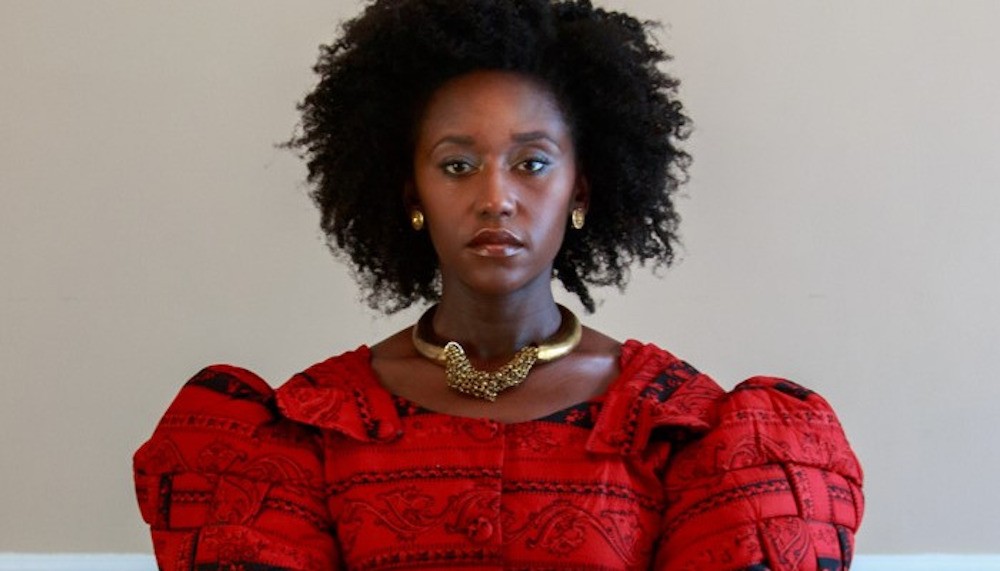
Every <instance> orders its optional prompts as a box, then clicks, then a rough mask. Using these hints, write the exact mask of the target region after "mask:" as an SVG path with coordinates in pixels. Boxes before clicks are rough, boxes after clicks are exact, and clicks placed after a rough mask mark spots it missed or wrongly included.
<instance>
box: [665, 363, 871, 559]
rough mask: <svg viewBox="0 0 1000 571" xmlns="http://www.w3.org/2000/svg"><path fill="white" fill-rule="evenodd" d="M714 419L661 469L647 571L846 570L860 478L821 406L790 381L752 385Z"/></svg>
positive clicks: (858, 511) (859, 506)
mask: <svg viewBox="0 0 1000 571" xmlns="http://www.w3.org/2000/svg"><path fill="white" fill-rule="evenodd" d="M718 412H719V415H718V417H717V418H718V423H717V424H716V425H715V426H714V427H713V428H712V429H711V430H710V431H709V432H707V433H706V434H705V435H704V436H703V437H701V438H700V439H698V440H695V441H693V442H691V443H689V444H687V445H686V446H685V447H684V448H682V449H681V450H679V451H677V452H676V453H675V456H674V458H673V459H672V460H671V463H670V465H669V467H668V469H667V472H666V476H665V485H666V494H667V502H668V505H667V511H666V515H665V521H664V524H663V535H662V537H661V538H660V543H659V548H658V552H657V556H656V565H655V567H654V568H655V569H658V570H663V571H723V570H725V571H736V570H746V571H765V570H766V571H821V570H822V571H841V570H846V569H848V568H849V567H850V564H851V556H852V553H853V551H854V545H853V544H854V534H855V532H856V531H857V529H858V525H859V524H860V522H861V515H862V512H863V502H864V500H863V498H862V494H861V481H862V472H861V467H860V466H859V464H858V461H857V459H856V458H855V456H854V453H853V452H852V451H851V448H850V446H849V444H848V442H847V439H846V437H845V436H844V432H843V430H842V429H841V427H840V423H839V422H838V420H837V417H836V415H835V414H834V413H833V410H832V409H831V408H830V406H829V405H828V404H827V403H826V401H825V400H823V398H822V397H820V396H819V395H817V394H815V393H813V392H811V391H809V390H807V389H804V388H802V387H801V386H799V385H796V384H794V383H792V382H790V381H786V380H783V379H776V378H770V377H754V378H752V379H750V380H748V381H745V382H743V383H742V384H740V385H739V386H738V387H736V389H734V390H733V391H732V392H731V393H729V394H728V395H727V396H726V397H725V398H723V399H722V400H721V401H720V402H719V410H718Z"/></svg>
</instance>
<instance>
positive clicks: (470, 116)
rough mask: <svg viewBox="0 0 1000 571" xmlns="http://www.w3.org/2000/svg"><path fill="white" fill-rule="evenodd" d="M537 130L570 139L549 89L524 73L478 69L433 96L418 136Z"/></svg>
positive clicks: (455, 80) (451, 81)
mask: <svg viewBox="0 0 1000 571" xmlns="http://www.w3.org/2000/svg"><path fill="white" fill-rule="evenodd" d="M537 130H544V131H547V132H549V133H550V134H551V135H555V136H560V137H562V136H568V135H569V129H568V127H567V124H566V119H565V117H564V115H563V112H562V110H561V109H560V107H559V104H558V102H557V101H556V97H555V95H553V93H552V92H551V90H549V89H548V88H547V87H546V86H545V85H544V84H542V83H541V82H539V81H538V80H535V79H534V78H531V77H529V76H526V75H523V74H518V73H513V72H503V71H477V72H473V73H469V74H466V75H462V76H459V77H457V78H455V79H452V80H450V81H448V82H446V83H445V84H443V85H442V86H441V87H439V88H438V89H437V90H436V91H435V92H434V93H433V94H432V95H431V98H430V100H429V101H428V103H427V107H426V108H425V109H424V113H423V117H422V118H421V121H420V123H419V125H418V138H421V139H423V138H426V137H428V136H433V135H438V134H441V133H442V132H455V133H461V134H470V135H475V134H477V133H479V134H487V133H489V132H494V133H497V134H499V133H501V132H504V131H506V132H507V134H513V133H515V132H519V131H520V132H524V131H537Z"/></svg>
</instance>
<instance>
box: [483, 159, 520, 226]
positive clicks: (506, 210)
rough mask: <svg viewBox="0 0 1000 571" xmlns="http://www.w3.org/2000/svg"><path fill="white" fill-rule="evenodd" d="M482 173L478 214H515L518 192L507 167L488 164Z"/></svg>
mask: <svg viewBox="0 0 1000 571" xmlns="http://www.w3.org/2000/svg"><path fill="white" fill-rule="evenodd" d="M481 174H482V178H481V184H480V188H479V194H478V196H477V202H476V212H477V214H478V215H479V216H481V217H484V218H503V217H507V216H510V215H511V214H513V213H514V209H515V206H516V204H517V200H516V193H515V189H514V185H513V181H512V180H510V177H509V176H508V174H509V173H507V172H506V169H504V168H502V167H498V166H488V167H486V168H484V169H483V171H482V173H481Z"/></svg>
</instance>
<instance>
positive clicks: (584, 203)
mask: <svg viewBox="0 0 1000 571" xmlns="http://www.w3.org/2000/svg"><path fill="white" fill-rule="evenodd" d="M574 208H583V210H584V212H586V211H588V210H589V209H590V183H589V182H588V181H587V177H585V176H584V175H583V173H582V172H578V173H577V175H576V183H575V184H574V186H573V200H572V201H571V202H570V205H569V209H570V212H572V211H573V209H574Z"/></svg>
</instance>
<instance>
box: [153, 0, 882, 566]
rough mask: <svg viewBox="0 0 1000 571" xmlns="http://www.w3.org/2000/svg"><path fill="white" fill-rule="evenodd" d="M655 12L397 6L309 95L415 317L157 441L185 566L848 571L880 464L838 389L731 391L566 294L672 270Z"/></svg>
mask: <svg viewBox="0 0 1000 571" xmlns="http://www.w3.org/2000/svg"><path fill="white" fill-rule="evenodd" d="M664 59H665V55H664V54H663V53H662V52H660V51H659V50H658V49H657V48H655V47H654V46H653V45H652V44H651V42H650V39H649V38H648V37H647V34H646V28H645V27H644V26H643V25H642V24H641V23H639V22H637V21H636V20H635V19H633V18H631V17H629V16H626V15H623V14H617V13H608V12H604V11H601V10H598V9H595V8H593V7H591V6H590V4H589V3H587V2H585V1H580V2H566V3H552V2H550V1H548V0H517V1H509V2H496V1H487V0H461V1H456V0H381V1H376V2H375V3H373V4H371V5H370V6H369V7H368V8H367V9H366V10H365V12H364V14H363V15H361V16H360V17H359V18H357V19H355V20H353V21H351V22H348V23H347V24H346V25H345V26H344V33H343V36H342V37H341V38H340V39H339V40H338V41H337V42H336V43H334V44H333V45H332V46H330V47H328V48H326V49H325V50H324V52H323V54H322V55H321V58H320V61H319V63H318V64H317V66H316V71H317V73H318V74H319V76H320V81H319V84H318V85H317V87H316V89H315V90H314V91H313V92H312V93H311V94H310V95H309V96H308V97H307V98H306V100H305V102H304V103H303V104H302V106H301V109H302V112H303V118H304V120H303V130H302V134H301V135H300V136H299V137H298V138H297V139H296V140H294V141H293V142H292V144H293V146H296V147H298V148H300V149H302V150H303V151H304V154H305V156H306V157H307V158H308V162H309V169H310V171H309V172H310V175H309V176H310V182H311V183H313V185H314V191H313V197H314V199H315V201H316V203H317V205H318V206H319V208H320V211H321V214H322V227H323V229H324V230H325V232H326V233H327V235H328V237H329V238H330V241H331V245H332V246H333V248H334V249H335V251H338V252H342V253H344V254H346V255H347V256H349V257H350V259H351V261H352V262H353V264H354V267H355V269H356V271H357V275H358V276H359V278H360V281H361V283H362V285H363V286H364V287H365V288H366V291H367V292H368V300H369V302H370V304H371V305H372V306H373V307H376V308H380V309H383V310H385V311H394V310H397V309H399V308H402V307H406V306H408V305H410V304H412V303H414V302H417V301H432V302H436V304H435V305H433V306H431V307H430V308H429V309H428V310H427V312H426V313H425V314H424V315H423V317H422V318H421V319H420V320H419V322H418V323H417V324H415V325H414V326H413V327H412V328H407V329H406V330H403V331H400V332H399V333H397V334H395V335H393V336H391V337H389V338H388V339H385V340H383V341H381V342H379V343H377V344H375V345H374V346H371V347H368V346H362V347H360V348H358V349H356V350H354V351H350V352H347V353H344V354H342V355H339V356H336V357H333V358H331V359H329V360H327V361H324V362H322V363H319V364H317V365H314V366H312V367H310V368H308V369H306V370H305V371H303V372H302V373H299V374H297V375H295V376H294V377H292V379H291V380H289V381H288V382H287V383H285V384H284V385H282V386H281V387H280V388H279V389H277V390H276V391H274V390H272V389H271V388H269V387H268V385H267V384H266V383H265V382H264V381H263V380H261V379H260V378H258V377H257V376H255V375H254V374H253V373H250V372H248V371H245V370H242V369H238V368H235V367H231V366H225V365H217V366H213V367H209V368H207V369H205V370H203V371H202V372H200V373H199V374H198V375H196V376H195V377H194V378H193V379H192V380H191V381H189V382H188V384H187V385H186V386H185V388H184V389H183V390H182V392H181V393H180V395H179V396H178V397H177V399H176V400H175V401H174V403H173V404H172V405H171V407H170V409H169V410H168V412H167V414H166V416H165V417H164V419H163V420H162V422H161V424H160V426H159V427H158V428H157V430H156V432H155V433H154V435H153V437H152V438H151V439H150V441H149V442H147V443H146V444H145V445H144V446H143V447H142V448H141V449H140V450H139V451H138V452H137V454H136V458H135V465H136V483H137V491H138V496H139V502H140V506H141V508H142V513H143V516H144V518H145V519H146V521H147V522H148V523H149V524H150V525H151V526H152V531H153V539H154V545H155V549H156V553H157V558H158V561H159V564H160V567H161V568H162V569H195V568H197V569H216V568H225V569H294V570H321V569H337V568H345V569H439V568H449V569H494V568H495V569H500V568H503V569H520V568H523V569H668V570H674V569H678V570H681V569H685V570H687V569H690V570H695V569H697V570H712V569H720V570H722V569H761V570H763V569H774V570H777V569H782V570H784V569H844V568H847V566H848V565H849V562H850V556H851V552H852V542H853V533H854V531H855V530H856V529H857V526H858V523H859V520H860V515H861V510H862V497H861V493H860V482H861V472H860V468H859V467H858V464H857V461H856V460H855V458H854V456H853V454H852V453H851V451H850V448H849V447H848V445H847V442H846V440H845V438H844V436H843V433H842V431H841V429H840V427H839V425H838V423H837V420H836V417H835V416H834V415H833V413H832V411H831V410H830V409H829V407H828V406H827V404H826V403H825V402H824V401H823V400H822V399H821V398H820V397H818V396H817V395H815V394H813V393H811V392H809V391H807V390H806V389H803V388H801V387H799V386H798V385H795V384H793V383H791V382H788V381H784V380H780V379H772V378H763V377H758V378H754V379H751V380H749V381H746V382H744V383H743V384H741V385H740V386H739V387H737V389H736V390H735V391H733V392H732V393H730V394H726V393H725V392H724V391H722V390H721V389H720V388H719V387H718V385H716V384H715V383H714V382H713V381H712V380H710V379H709V378H707V377H706V376H705V375H702V374H700V373H698V372H697V371H696V370H695V369H693V368H692V367H691V366H690V365H688V364H686V363H684V362H683V361H680V360H679V359H677V358H676V357H674V356H672V355H671V354H669V353H668V352H666V351H664V350H662V349H660V348H658V347H656V346H654V345H649V344H643V343H640V342H638V341H633V340H630V341H625V342H624V343H622V342H619V341H616V340H614V339H611V338H609V337H608V336H606V335H604V334H601V333H599V332H597V331H594V330H593V329H590V328H587V327H582V326H581V325H580V324H579V321H578V320H577V318H576V316H575V315H573V314H572V312H570V311H569V310H567V309H565V308H563V307H561V306H558V305H557V304H556V303H555V301H554V300H553V296H552V289H551V282H552V279H553V278H557V279H559V280H560V281H561V282H562V283H563V285H564V286H565V287H566V288H567V289H568V290H569V291H571V292H573V293H575V294H577V295H578V296H579V297H580V299H581V301H582V303H583V305H584V306H585V307H586V308H587V309H588V310H589V311H593V306H594V304H593V300H592V299H591V297H590V295H589V291H588V285H594V284H600V285H608V284H614V285H618V286H619V287H621V286H623V285H624V282H625V276H626V274H627V270H628V267H629V266H630V265H631V264H632V263H634V262H639V263H645V262H647V261H648V262H652V263H657V264H666V263H669V262H670V260H671V257H672V245H673V241H674V238H675V233H676V224H677V215H676V213H675V211H674V209H673V206H672V203H671V200H670V197H671V193H672V192H673V191H674V190H675V189H676V188H677V186H678V184H679V181H680V179H681V178H682V176H683V171H684V167H685V165H686V163H687V158H688V157H687V155H685V154H684V152H683V151H681V150H680V149H679V148H678V147H677V143H678V142H679V141H680V140H682V139H683V138H684V136H685V133H686V128H687V119H686V118H685V116H684V115H683V114H682V112H681V106H680V104H679V103H678V102H677V101H676V99H675V87H676V82H675V81H674V80H673V79H672V78H670V77H668V76H666V75H665V74H663V72H662V71H660V70H659V69H658V68H657V64H659V63H661V62H662V61H663V60H664Z"/></svg>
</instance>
